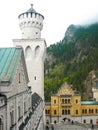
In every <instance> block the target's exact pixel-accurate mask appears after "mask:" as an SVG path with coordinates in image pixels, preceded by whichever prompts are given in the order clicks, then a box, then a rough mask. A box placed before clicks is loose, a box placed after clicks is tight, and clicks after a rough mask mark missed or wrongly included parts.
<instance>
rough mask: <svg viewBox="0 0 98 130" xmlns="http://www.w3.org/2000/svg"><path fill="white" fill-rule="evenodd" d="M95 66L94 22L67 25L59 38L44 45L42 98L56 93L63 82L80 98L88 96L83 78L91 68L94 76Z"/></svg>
mask: <svg viewBox="0 0 98 130" xmlns="http://www.w3.org/2000/svg"><path fill="white" fill-rule="evenodd" d="M97 70H98V24H97V23H96V24H93V25H90V26H84V27H82V26H75V25H70V26H69V27H68V29H67V31H66V33H65V36H64V38H63V40H62V41H60V42H58V43H56V44H53V45H50V47H48V48H47V58H46V60H45V100H50V96H51V94H53V93H56V92H57V90H58V89H59V87H60V86H61V84H63V83H64V82H68V83H69V84H72V85H73V87H74V89H76V90H77V91H79V92H80V93H81V95H82V98H83V99H86V100H87V99H90V98H92V94H91V89H90V91H89V93H90V94H88V96H86V94H85V92H87V91H88V87H86V84H85V80H86V79H88V78H87V77H89V73H91V71H93V72H94V74H95V73H96V76H97V75H98V71H97ZM91 78H92V77H91ZM89 80H91V79H89ZM91 85H92V84H91ZM89 86H90V85H89ZM92 87H93V86H90V88H92ZM47 93H48V94H47Z"/></svg>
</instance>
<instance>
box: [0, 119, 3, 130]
mask: <svg viewBox="0 0 98 130" xmlns="http://www.w3.org/2000/svg"><path fill="white" fill-rule="evenodd" d="M0 130H3V120H2V118H0Z"/></svg>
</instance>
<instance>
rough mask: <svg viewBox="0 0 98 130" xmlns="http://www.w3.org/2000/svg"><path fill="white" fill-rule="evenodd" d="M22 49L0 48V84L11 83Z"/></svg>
mask: <svg viewBox="0 0 98 130" xmlns="http://www.w3.org/2000/svg"><path fill="white" fill-rule="evenodd" d="M21 53H22V48H0V84H2V83H11V81H12V79H13V77H14V73H15V70H16V68H17V64H18V63H19V60H20V58H21Z"/></svg>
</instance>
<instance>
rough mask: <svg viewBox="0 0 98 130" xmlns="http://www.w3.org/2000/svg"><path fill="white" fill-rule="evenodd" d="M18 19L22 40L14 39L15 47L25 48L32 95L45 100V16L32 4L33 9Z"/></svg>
mask: <svg viewBox="0 0 98 130" xmlns="http://www.w3.org/2000/svg"><path fill="white" fill-rule="evenodd" d="M18 18H19V21H20V22H19V26H20V29H21V32H22V39H14V40H13V42H14V46H17V47H22V48H23V51H24V56H25V61H26V66H27V72H28V77H29V86H31V89H32V93H34V92H36V93H38V94H39V95H40V96H41V97H42V98H43V99H44V59H45V52H46V42H45V39H43V38H41V30H42V28H43V20H44V16H43V15H41V14H40V13H37V12H36V11H35V10H34V9H33V5H32V4H31V8H30V9H29V10H28V11H26V12H25V13H22V14H20V15H19V17H18Z"/></svg>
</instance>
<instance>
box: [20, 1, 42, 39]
mask: <svg viewBox="0 0 98 130" xmlns="http://www.w3.org/2000/svg"><path fill="white" fill-rule="evenodd" d="M18 18H19V20H20V24H19V26H20V29H21V31H22V38H23V39H37V38H41V30H42V28H43V20H44V16H43V15H41V14H40V13H37V12H36V11H35V10H34V9H33V4H31V8H30V9H29V10H28V11H26V12H25V13H22V14H20V15H19V17H18Z"/></svg>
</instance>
